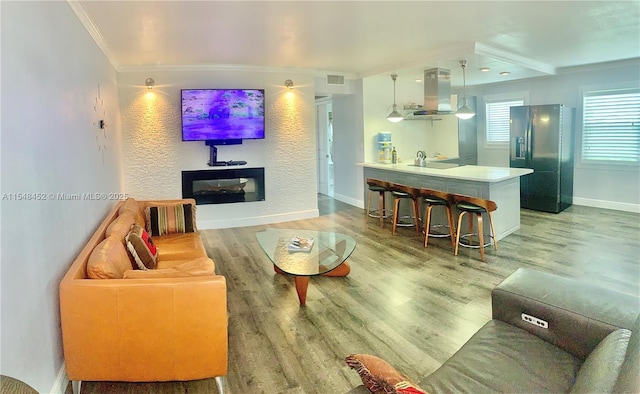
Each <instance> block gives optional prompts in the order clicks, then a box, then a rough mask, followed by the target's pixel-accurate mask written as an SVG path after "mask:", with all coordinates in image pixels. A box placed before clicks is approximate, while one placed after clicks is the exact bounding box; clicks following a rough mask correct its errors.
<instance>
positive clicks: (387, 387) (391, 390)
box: [345, 354, 425, 394]
mask: <svg viewBox="0 0 640 394" xmlns="http://www.w3.org/2000/svg"><path fill="white" fill-rule="evenodd" d="M345 362H346V363H347V365H348V366H349V367H351V368H353V369H355V370H356V372H358V375H360V379H362V383H364V385H365V386H366V387H367V388H368V389H369V391H371V392H372V393H375V394H395V393H406V394H419V393H425V391H423V390H422V389H420V388H419V387H418V386H417V385H416V384H415V383H413V382H412V381H411V380H410V379H409V378H408V377H406V376H405V375H403V374H402V373H400V372H398V371H397V370H396V369H395V368H393V367H392V366H391V365H389V363H387V362H386V361H384V360H383V359H381V358H379V357H376V356H372V355H370V354H350V355H349V356H347V358H346V359H345Z"/></svg>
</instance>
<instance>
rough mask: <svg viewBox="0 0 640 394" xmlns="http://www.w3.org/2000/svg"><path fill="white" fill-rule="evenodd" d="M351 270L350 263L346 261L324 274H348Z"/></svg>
mask: <svg viewBox="0 0 640 394" xmlns="http://www.w3.org/2000/svg"><path fill="white" fill-rule="evenodd" d="M349 272H351V267H350V266H349V264H348V263H347V262H346V261H344V262H343V263H342V264H340V265H339V266H337V267H336V268H334V269H332V270H331V271H329V272H327V273H326V274H322V276H347V275H349Z"/></svg>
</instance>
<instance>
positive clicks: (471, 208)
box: [454, 195, 498, 261]
mask: <svg viewBox="0 0 640 394" xmlns="http://www.w3.org/2000/svg"><path fill="white" fill-rule="evenodd" d="M454 200H455V201H456V207H457V208H458V209H459V210H460V214H459V215H458V229H457V233H456V248H455V251H454V255H455V256H457V255H458V247H459V246H460V239H461V238H465V237H468V239H469V247H474V246H473V239H472V237H473V236H474V235H475V234H474V233H473V216H472V215H475V217H476V222H477V226H478V243H479V246H478V248H479V249H480V260H482V261H484V247H485V246H487V245H489V244H487V245H485V243H484V224H483V220H482V214H483V213H485V212H486V213H488V214H489V224H490V226H491V234H489V237H490V238H491V239H492V241H493V247H494V248H495V250H498V240H497V239H496V238H495V234H496V230H495V228H494V226H493V215H492V212H493V211H495V210H496V209H497V208H498V206H497V205H496V203H495V202H493V201H491V200H484V199H480V198H475V197H469V196H460V195H455V196H454ZM466 214H468V215H469V233H467V234H463V235H460V230H461V228H462V218H463V217H464V215H466ZM463 246H464V245H463Z"/></svg>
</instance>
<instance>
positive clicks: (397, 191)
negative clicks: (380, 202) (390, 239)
mask: <svg viewBox="0 0 640 394" xmlns="http://www.w3.org/2000/svg"><path fill="white" fill-rule="evenodd" d="M389 189H390V190H391V194H392V195H393V199H394V204H393V227H392V229H391V235H396V227H398V226H401V227H403V226H404V227H412V226H415V227H416V232H420V209H419V208H418V198H419V197H420V189H417V188H415V187H411V186H407V185H402V184H399V183H391V184H389ZM402 200H411V205H412V207H413V216H409V218H412V219H413V223H399V221H400V217H399V209H400V201H402Z"/></svg>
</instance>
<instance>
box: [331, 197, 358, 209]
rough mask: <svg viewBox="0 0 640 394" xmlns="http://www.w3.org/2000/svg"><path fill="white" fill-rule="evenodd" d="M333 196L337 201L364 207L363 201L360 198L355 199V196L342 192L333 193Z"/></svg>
mask: <svg viewBox="0 0 640 394" xmlns="http://www.w3.org/2000/svg"><path fill="white" fill-rule="evenodd" d="M333 198H335V199H336V200H338V201H342V202H343V203H346V204H349V205H353V206H354V207H358V208H362V209H364V201H362V200H356V199H355V198H351V197H348V196H344V195H342V194H334V195H333Z"/></svg>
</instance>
